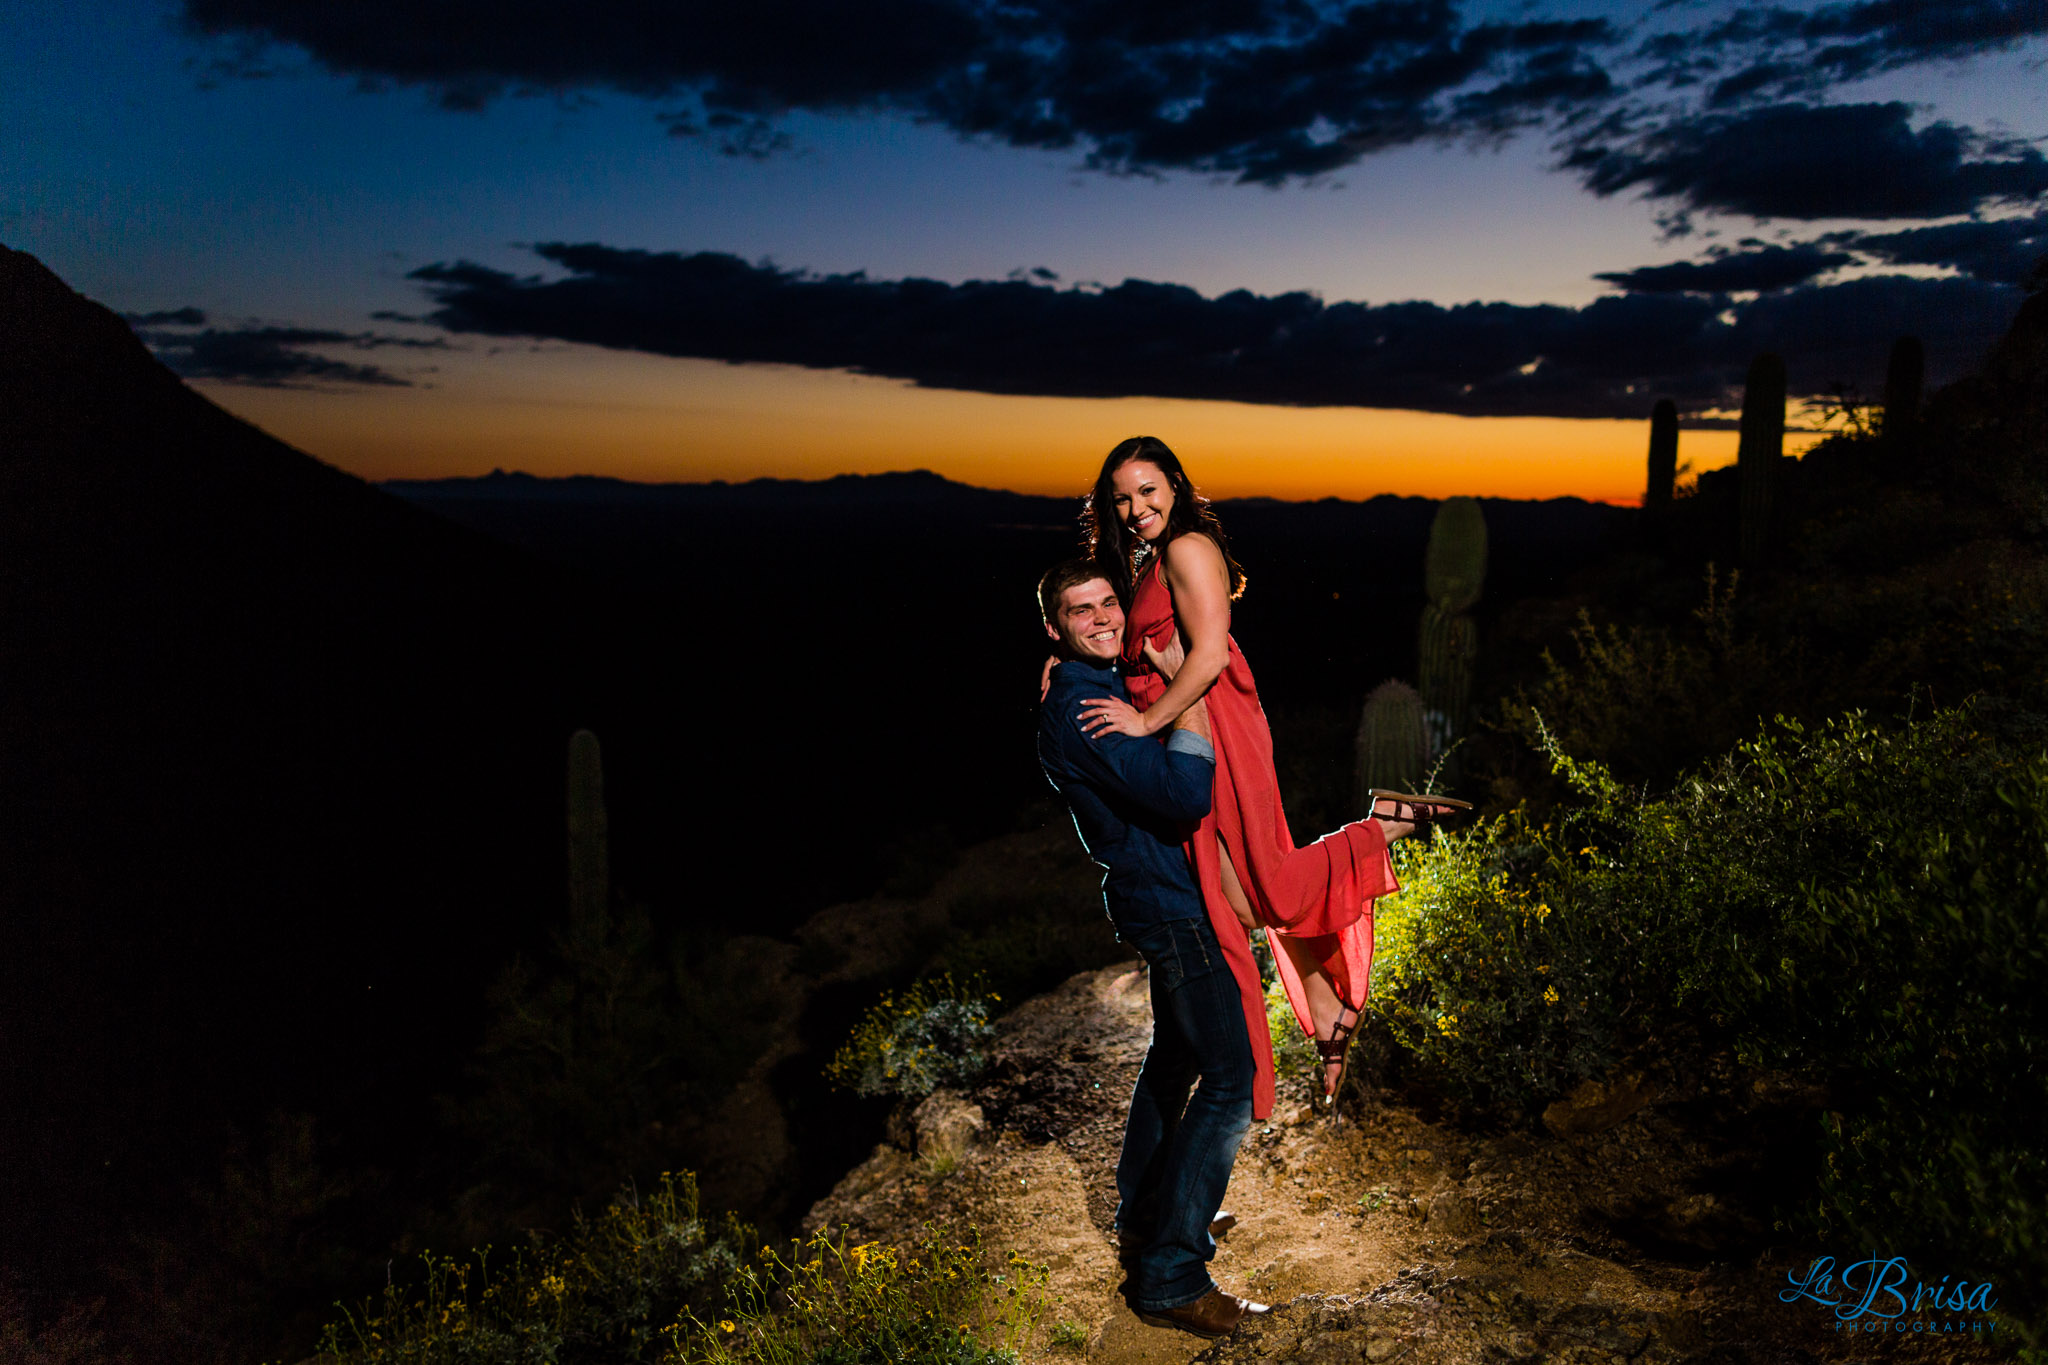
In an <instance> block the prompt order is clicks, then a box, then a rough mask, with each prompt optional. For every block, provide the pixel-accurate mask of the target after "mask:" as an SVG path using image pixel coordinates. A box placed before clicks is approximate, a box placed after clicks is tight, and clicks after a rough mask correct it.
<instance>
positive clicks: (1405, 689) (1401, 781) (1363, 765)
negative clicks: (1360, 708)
mask: <svg viewBox="0 0 2048 1365" xmlns="http://www.w3.org/2000/svg"><path fill="white" fill-rule="evenodd" d="M1428 767H1429V723H1428V721H1426V720H1424V719H1423V714H1422V694H1421V693H1420V692H1417V691H1416V690H1415V689H1414V688H1412V687H1410V686H1409V685H1408V684H1407V683H1404V682H1396V681H1395V680H1394V679H1392V678H1389V679H1387V681H1385V682H1383V683H1381V684H1380V685H1379V686H1378V687H1375V688H1374V689H1373V690H1372V691H1371V692H1368V693H1367V694H1366V697H1365V712H1364V714H1363V715H1361V716H1360V717H1359V718H1358V774H1357V775H1358V790H1357V805H1356V809H1358V810H1360V811H1369V810H1371V808H1372V802H1371V798H1370V796H1369V795H1368V793H1370V792H1371V791H1372V789H1373V788H1374V787H1383V788H1390V789H1392V790H1394V791H1411V792H1412V791H1415V790H1416V789H1417V784H1418V783H1420V782H1421V781H1422V774H1423V771H1424V770H1425V769H1426V768H1428Z"/></svg>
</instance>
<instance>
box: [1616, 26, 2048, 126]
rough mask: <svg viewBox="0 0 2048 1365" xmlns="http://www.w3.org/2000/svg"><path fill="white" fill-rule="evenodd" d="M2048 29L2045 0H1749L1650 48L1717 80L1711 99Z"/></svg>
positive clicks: (1961, 53)
mask: <svg viewBox="0 0 2048 1365" xmlns="http://www.w3.org/2000/svg"><path fill="white" fill-rule="evenodd" d="M2043 33H2048V5H2043V4H2042V3H2041V0H1940V3H1928V0H1871V2H1870V3H1863V4H1835V5H1821V6H1819V7H1817V8H1815V9H1810V10H1794V9H1787V8H1784V7H1782V6H1745V7H1742V8H1739V9H1737V10H1735V11H1734V13H1732V14H1730V15H1728V16H1726V17H1725V18H1722V19H1719V20H1717V21H1715V22H1713V23H1710V24H1707V25H1704V26H1702V27H1701V28H1698V29H1695V30H1692V31H1687V32H1678V33H1665V34H1660V35H1658V37H1657V38H1656V39H1653V40H1652V43H1651V45H1650V50H1651V51H1652V52H1654V53H1655V55H1657V56H1659V57H1660V58H1662V59H1663V60H1664V61H1665V62H1666V63H1667V69H1670V70H1673V71H1675V72H1682V73H1683V76H1684V78H1685V79H1687V80H1688V81H1694V82H1696V81H1704V80H1711V82H1712V84H1711V93H1710V97H1709V98H1710V102H1711V103H1713V104H1715V105H1722V106H1726V105H1731V104H1736V103H1740V102H1743V101H1746V100H1750V99H1755V98H1772V99H1782V98H1784V97H1785V96H1788V95H1799V94H1813V93H1818V92H1820V91H1824V90H1826V89H1828V88H1829V87H1831V86H1834V85H1838V84H1841V83H1842V82H1844V81H1852V80H1857V79H1860V78H1862V77H1865V76H1870V75H1874V74H1876V73H1878V72H1881V71H1893V70H1897V69H1899V68H1901V67H1906V66H1914V65H1918V64H1920V63H1922V62H1931V61H1947V60H1953V59H1955V58H1959V57H1971V56H1976V55H1979V54H1982V53H1986V52H1995V51H2003V50H2008V49H2010V48H2013V47H2016V46H2017V45H2019V44H2020V43H2022V42H2024V41H2025V40H2026V39H2028V38H2031V37H2035V36H2037V35H2040V34H2043ZM1724 73H1725V74H1724Z"/></svg>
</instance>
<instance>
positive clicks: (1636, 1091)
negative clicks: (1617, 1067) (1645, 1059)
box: [1543, 1071, 1656, 1137]
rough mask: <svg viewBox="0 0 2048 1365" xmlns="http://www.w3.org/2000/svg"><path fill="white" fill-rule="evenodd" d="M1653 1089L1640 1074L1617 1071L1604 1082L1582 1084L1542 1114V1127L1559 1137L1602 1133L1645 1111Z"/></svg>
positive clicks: (1584, 1082)
mask: <svg viewBox="0 0 2048 1365" xmlns="http://www.w3.org/2000/svg"><path fill="white" fill-rule="evenodd" d="M1655 1097H1656V1086H1655V1085H1654V1084H1653V1083H1652V1082H1651V1081H1650V1078H1649V1077H1648V1076H1646V1075H1644V1074H1643V1073H1642V1072H1640V1071H1617V1072H1616V1073H1615V1074H1614V1075H1612V1076H1609V1077H1608V1078H1607V1079H1606V1081H1604V1082H1602V1081H1581V1082H1579V1084H1578V1086H1577V1087H1576V1088H1574V1089H1573V1091H1572V1092H1571V1094H1569V1095H1567V1096H1566V1097H1565V1098H1563V1099H1561V1100H1559V1101H1558V1102H1557V1103H1555V1104H1553V1105H1551V1106H1550V1107H1549V1108H1548V1109H1545V1110H1544V1111H1543V1126H1544V1127H1545V1128H1548V1129H1549V1130H1550V1131H1551V1132H1553V1133H1555V1134H1557V1135H1558V1136H1559V1137H1580V1136H1584V1135H1586V1134H1589V1133H1604V1132H1606V1131H1607V1130H1608V1129H1610V1128H1613V1127H1615V1126H1616V1125H1618V1124H1620V1123H1621V1122H1622V1121H1623V1120H1625V1119H1627V1118H1629V1117H1630V1116H1631V1115H1634V1114H1636V1113H1637V1112H1639V1111H1641V1110H1643V1109H1645V1108H1647V1107H1648V1106H1649V1104H1650V1102H1651V1100H1653V1099H1654V1098H1655Z"/></svg>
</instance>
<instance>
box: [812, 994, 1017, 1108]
mask: <svg viewBox="0 0 2048 1365" xmlns="http://www.w3.org/2000/svg"><path fill="white" fill-rule="evenodd" d="M997 1003H1000V997H998V996H995V995H992V994H990V993H988V992H987V991H986V990H985V989H983V988H982V986H981V983H980V982H979V981H970V982H969V984H967V985H964V986H963V985H961V984H959V983H958V982H957V981H955V980H954V978H953V977H952V976H951V975H950V974H947V975H943V976H937V977H928V978H926V979H925V980H923V981H920V982H918V983H917V984H916V985H914V986H912V987H911V988H910V989H909V990H907V991H904V992H903V993H902V994H901V995H898V994H896V993H895V992H893V991H885V992H884V993H883V995H882V998H881V999H880V1000H878V1001H876V1002H875V1003H874V1005H872V1006H871V1007H870V1008H869V1009H868V1012H867V1014H866V1015H865V1016H863V1017H862V1019H861V1021H860V1023H859V1024H857V1025H855V1027H854V1030H853V1036H852V1037H850V1038H848V1039H847V1040H846V1042H845V1044H844V1045H843V1046H841V1047H840V1049H839V1051H838V1052H837V1053H836V1054H835V1055H834V1056H833V1058H832V1061H831V1063H830V1064H829V1065H828V1066H827V1067H826V1068H825V1075H826V1077H827V1078H828V1079H830V1080H831V1082H832V1083H833V1084H834V1085H836V1086H838V1087H839V1088H840V1089H842V1090H851V1091H852V1092H853V1093H854V1094H856V1095H860V1096H863V1097H868V1098H872V1097H875V1096H881V1095H895V1096H909V1097H913V1098H914V1097H917V1096H920V1095H929V1094H931V1093H932V1091H934V1090H936V1089H938V1088H939V1087H940V1086H958V1085H965V1084H967V1083H968V1082H970V1081H972V1080H973V1079H974V1078H975V1077H977V1076H979V1075H980V1074H981V1072H982V1069H983V1068H984V1067H986V1066H987V1065H988V1053H987V1051H986V1049H987V1046H988V1044H989V1042H990V1040H992V1039H993V1038H994V1037H995V1028H994V1026H993V1025H991V1024H990V1023H989V1007H990V1006H991V1005H993V1004H997Z"/></svg>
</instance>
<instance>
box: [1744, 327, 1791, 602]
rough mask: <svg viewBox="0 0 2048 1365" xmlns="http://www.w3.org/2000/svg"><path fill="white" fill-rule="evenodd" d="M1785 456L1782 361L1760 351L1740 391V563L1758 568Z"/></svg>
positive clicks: (1765, 548) (1768, 540)
mask: <svg viewBox="0 0 2048 1365" xmlns="http://www.w3.org/2000/svg"><path fill="white" fill-rule="evenodd" d="M1784 453H1785V362H1784V361H1783V360H1782V359H1780V358H1779V357H1778V356H1775V355H1773V354H1771V353H1770V352H1769V351H1765V352H1764V353H1763V354H1761V355H1759V356H1758V357H1757V358H1756V359H1755V360H1752V361H1751V362H1749V382H1748V383H1747V384H1745V385H1744V386H1743V390H1742V437H1741V441H1740V443H1739V444H1738V445H1737V446H1736V448H1735V464H1736V469H1737V473H1738V477H1739V478H1740V480H1741V484H1742V523H1741V528H1740V538H1739V542H1738V549H1739V553H1740V557H1741V560H1742V562H1743V563H1744V564H1761V563H1762V562H1763V560H1764V556H1765V554H1766V552H1767V551H1768V550H1769V548H1770V543H1771V506H1772V502H1773V498H1772V493H1773V490H1774V486H1775V485H1776V483H1777V480H1778V461H1779V460H1780V459H1781V458H1782V457H1783V455H1784Z"/></svg>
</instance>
